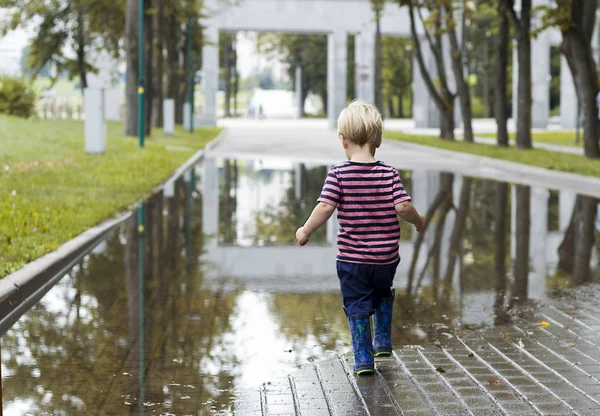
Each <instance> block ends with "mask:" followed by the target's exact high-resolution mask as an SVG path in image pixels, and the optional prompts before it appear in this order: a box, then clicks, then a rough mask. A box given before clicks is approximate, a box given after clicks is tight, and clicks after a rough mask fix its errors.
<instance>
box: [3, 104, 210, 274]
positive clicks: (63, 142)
mask: <svg viewBox="0 0 600 416" xmlns="http://www.w3.org/2000/svg"><path fill="white" fill-rule="evenodd" d="M219 132H220V129H218V128H202V129H196V132H195V134H194V135H190V134H189V133H188V132H186V131H184V130H183V129H182V128H177V130H176V132H175V135H174V137H172V138H164V137H163V135H162V131H159V130H155V134H154V137H151V138H148V139H147V142H146V147H145V148H144V149H139V148H138V146H137V138H132V137H126V136H124V134H123V125H122V124H121V123H109V125H108V145H107V154H106V155H104V156H87V155H85V152H84V141H83V123H82V122H78V121H70V120H36V119H33V120H23V119H17V118H12V117H7V116H3V115H0V143H2V146H1V147H0V277H3V276H5V275H7V274H9V273H11V272H13V271H15V270H17V269H19V268H20V267H22V266H23V265H25V264H26V263H28V262H30V261H32V260H35V259H36V258H38V257H40V256H42V255H44V254H46V253H48V252H50V251H53V250H55V249H57V248H58V246H60V245H61V244H63V243H65V242H66V241H68V240H69V239H71V238H73V237H74V236H76V235H77V234H80V233H81V232H83V231H85V230H86V229H88V228H90V227H92V226H94V225H96V224H98V223H100V222H101V221H103V220H104V219H107V218H110V217H112V216H114V215H116V214H117V213H119V212H121V211H123V210H125V209H127V208H128V207H129V206H130V205H131V204H133V203H134V202H135V201H137V200H138V199H140V198H142V197H143V196H144V195H146V194H147V193H148V192H149V191H150V190H151V189H152V188H154V187H155V186H157V185H159V184H160V183H161V182H162V181H163V180H165V179H166V178H167V177H168V176H169V175H170V174H171V173H172V172H173V171H174V170H175V169H176V168H177V167H179V166H180V165H181V164H182V163H183V162H184V161H186V160H187V159H188V158H189V157H190V156H191V155H193V154H194V153H195V152H196V151H197V150H198V149H201V148H203V147H204V145H205V144H206V143H208V142H209V141H210V140H212V139H213V138H214V137H216V136H217V135H218V133H219Z"/></svg>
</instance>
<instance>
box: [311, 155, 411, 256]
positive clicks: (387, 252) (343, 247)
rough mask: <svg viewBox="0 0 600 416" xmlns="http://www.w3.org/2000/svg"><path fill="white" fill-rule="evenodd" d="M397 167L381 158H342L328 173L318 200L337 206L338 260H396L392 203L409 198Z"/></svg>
mask: <svg viewBox="0 0 600 416" xmlns="http://www.w3.org/2000/svg"><path fill="white" fill-rule="evenodd" d="M410 200H411V197H410V196H409V195H408V193H407V192H406V190H405V189H404V186H403V185H402V181H401V179H400V175H399V174H398V171H397V170H396V169H395V168H393V167H392V166H390V165H387V164H385V163H383V162H372V163H358V162H351V161H348V162H344V163H341V164H339V165H337V166H335V167H333V168H332V169H331V170H330V171H329V173H328V174H327V179H326V180H325V185H324V186H323V190H322V191H321V196H320V197H319V200H318V201H319V202H324V203H326V204H330V205H333V206H334V207H336V208H337V210H338V221H339V223H340V230H339V232H338V255H337V260H338V261H344V262H348V263H363V264H390V263H394V262H396V261H398V260H399V258H400V256H399V254H398V247H399V240H400V223H399V221H398V216H397V214H396V210H395V206H396V205H397V204H399V203H401V202H404V201H410Z"/></svg>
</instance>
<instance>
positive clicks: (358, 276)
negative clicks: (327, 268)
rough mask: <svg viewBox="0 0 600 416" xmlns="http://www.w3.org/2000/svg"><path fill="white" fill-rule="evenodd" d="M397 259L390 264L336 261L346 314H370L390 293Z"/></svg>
mask: <svg viewBox="0 0 600 416" xmlns="http://www.w3.org/2000/svg"><path fill="white" fill-rule="evenodd" d="M399 263H400V261H399V260H398V261H397V262H395V263H392V264H359V263H346V262H343V261H338V262H337V273H338V277H339V279H340V287H341V289H342V298H343V301H344V309H345V310H346V314H347V315H348V316H354V315H364V314H369V315H372V314H373V312H374V311H375V309H376V308H377V307H379V304H380V303H381V299H383V298H385V297H388V296H391V295H392V285H393V283H394V276H395V275H396V269H397V268H398V264H399Z"/></svg>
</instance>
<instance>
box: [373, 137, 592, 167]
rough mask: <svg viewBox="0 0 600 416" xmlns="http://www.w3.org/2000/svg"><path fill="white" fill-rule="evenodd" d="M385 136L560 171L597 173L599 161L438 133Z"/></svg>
mask: <svg viewBox="0 0 600 416" xmlns="http://www.w3.org/2000/svg"><path fill="white" fill-rule="evenodd" d="M384 137H385V138H388V139H393V140H400V141H404V142H410V143H416V144H421V145H426V146H433V147H437V148H440V149H445V150H452V151H455V152H463V153H470V154H474V155H477V156H487V157H492V158H495V159H502V160H507V161H510V162H516V163H522V164H524V165H530V166H536V167H539V168H545V169H550V170H557V171H561V172H570V173H577V174H580V175H586V176H593V177H600V161H598V160H592V159H588V158H586V157H584V156H579V155H573V154H567V153H559V152H551V151H548V150H543V149H532V150H516V149H515V148H514V147H508V148H506V147H497V146H490V145H488V144H477V143H466V142H463V141H454V142H451V141H445V140H442V139H440V138H439V137H431V136H416V135H408V134H405V133H402V132H398V131H385V132H384Z"/></svg>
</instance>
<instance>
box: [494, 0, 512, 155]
mask: <svg viewBox="0 0 600 416" xmlns="http://www.w3.org/2000/svg"><path fill="white" fill-rule="evenodd" d="M497 10H498V18H499V19H500V30H499V33H498V37H497V39H498V40H497V42H496V48H497V50H498V57H497V58H496V94H495V97H496V99H495V106H496V108H495V112H496V126H497V127H498V132H497V140H498V146H508V127H507V122H508V111H507V109H508V105H507V102H508V97H507V84H508V74H507V69H508V57H509V42H508V41H509V30H510V27H509V25H510V22H509V20H508V14H507V10H506V2H505V1H504V0H498V7H497Z"/></svg>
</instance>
